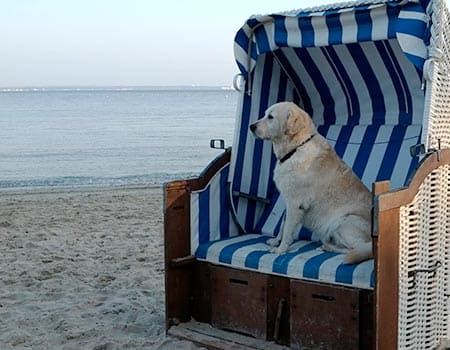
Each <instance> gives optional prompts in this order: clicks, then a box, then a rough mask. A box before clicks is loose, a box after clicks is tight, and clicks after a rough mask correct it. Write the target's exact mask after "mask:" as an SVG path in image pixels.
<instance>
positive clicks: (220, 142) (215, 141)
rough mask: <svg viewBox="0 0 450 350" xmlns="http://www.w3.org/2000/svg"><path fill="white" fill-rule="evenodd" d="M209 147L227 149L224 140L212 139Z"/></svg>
mask: <svg viewBox="0 0 450 350" xmlns="http://www.w3.org/2000/svg"><path fill="white" fill-rule="evenodd" d="M209 147H211V148H214V149H225V141H224V140H223V139H212V140H210V141H209Z"/></svg>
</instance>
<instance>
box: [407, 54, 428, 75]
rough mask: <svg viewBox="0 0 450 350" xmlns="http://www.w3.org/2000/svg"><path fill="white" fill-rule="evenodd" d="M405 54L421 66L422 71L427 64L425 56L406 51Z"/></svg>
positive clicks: (417, 65) (416, 64) (415, 64)
mask: <svg viewBox="0 0 450 350" xmlns="http://www.w3.org/2000/svg"><path fill="white" fill-rule="evenodd" d="M405 56H406V57H407V58H408V60H410V61H411V62H412V63H413V64H414V66H416V67H417V68H419V70H420V71H422V70H423V65H424V64H425V59H424V58H423V57H419V56H416V55H413V54H410V53H407V52H405ZM419 75H421V74H419Z"/></svg>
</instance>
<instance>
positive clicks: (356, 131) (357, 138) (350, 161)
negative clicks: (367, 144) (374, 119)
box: [342, 126, 366, 168]
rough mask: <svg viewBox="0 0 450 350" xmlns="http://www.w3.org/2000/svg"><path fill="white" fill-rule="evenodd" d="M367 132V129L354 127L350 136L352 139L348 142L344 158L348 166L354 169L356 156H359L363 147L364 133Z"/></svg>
mask: <svg viewBox="0 0 450 350" xmlns="http://www.w3.org/2000/svg"><path fill="white" fill-rule="evenodd" d="M365 131H366V127H364V126H363V127H358V126H356V127H354V128H353V130H352V134H351V135H350V139H349V141H348V144H347V147H346V148H345V152H344V155H343V157H342V159H343V161H344V162H345V163H347V165H348V166H349V167H350V168H352V167H353V165H354V163H355V159H356V156H357V155H358V151H359V148H360V147H361V141H362V139H363V137H364V132H365Z"/></svg>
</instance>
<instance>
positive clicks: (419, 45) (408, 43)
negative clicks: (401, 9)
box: [397, 33, 428, 59]
mask: <svg viewBox="0 0 450 350" xmlns="http://www.w3.org/2000/svg"><path fill="white" fill-rule="evenodd" d="M397 39H398V42H399V43H400V46H401V48H402V49H403V51H404V52H405V53H409V54H411V55H414V56H418V57H422V58H424V59H425V58H427V56H428V50H427V47H426V46H425V44H424V42H423V40H422V39H420V38H417V37H415V36H413V35H409V34H404V33H397Z"/></svg>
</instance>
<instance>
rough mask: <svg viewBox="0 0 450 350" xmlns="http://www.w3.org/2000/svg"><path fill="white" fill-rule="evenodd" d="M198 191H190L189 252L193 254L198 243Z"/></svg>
mask: <svg viewBox="0 0 450 350" xmlns="http://www.w3.org/2000/svg"><path fill="white" fill-rule="evenodd" d="M198 196H199V195H198V193H195V192H193V193H191V254H192V255H194V254H195V251H196V250H197V248H198V245H199V232H198V220H199V208H198Z"/></svg>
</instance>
